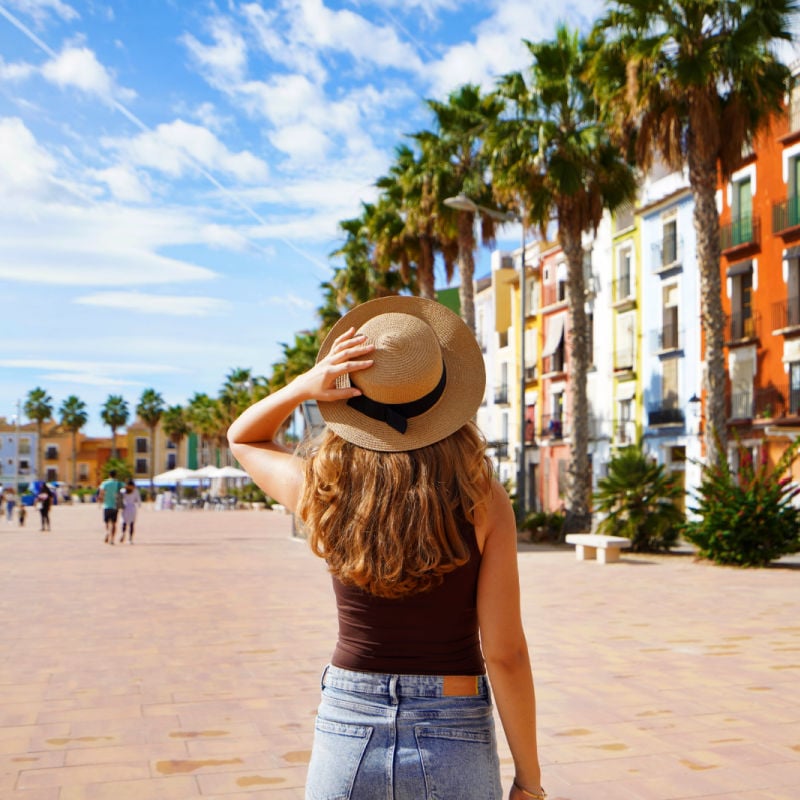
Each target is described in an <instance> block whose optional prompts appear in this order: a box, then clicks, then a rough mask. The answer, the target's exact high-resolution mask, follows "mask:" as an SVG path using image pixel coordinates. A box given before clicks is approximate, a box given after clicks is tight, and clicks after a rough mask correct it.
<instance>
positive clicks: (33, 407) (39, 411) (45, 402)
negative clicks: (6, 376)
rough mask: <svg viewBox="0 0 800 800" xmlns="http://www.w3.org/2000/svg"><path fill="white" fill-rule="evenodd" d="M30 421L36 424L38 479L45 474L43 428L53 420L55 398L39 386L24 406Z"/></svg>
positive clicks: (29, 393)
mask: <svg viewBox="0 0 800 800" xmlns="http://www.w3.org/2000/svg"><path fill="white" fill-rule="evenodd" d="M23 409H24V411H25V415H26V416H27V417H28V419H30V420H32V421H34V422H35V423H36V438H37V451H36V477H37V478H38V477H40V475H42V474H44V472H43V470H44V460H43V457H42V449H43V448H42V428H43V427H44V423H45V422H47V421H48V420H50V419H52V418H53V398H52V397H50V395H49V394H47V392H46V391H45V390H44V389H42V388H41V387H39V386H37V387H36V388H35V389H31V390H30V391H29V392H28V396H27V398H26V399H25V405H24V406H23Z"/></svg>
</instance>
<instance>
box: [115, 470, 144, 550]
mask: <svg viewBox="0 0 800 800" xmlns="http://www.w3.org/2000/svg"><path fill="white" fill-rule="evenodd" d="M141 504H142V497H141V495H140V494H139V490H138V489H137V488H136V484H135V483H134V482H133V481H132V480H129V481H128V482H127V484H125V488H124V489H123V490H122V536H121V538H120V543H122V542H124V541H125V533H126V532H127V534H128V542H130V544H133V525H134V523H135V522H136V512H137V511H138V510H139V506H140V505H141Z"/></svg>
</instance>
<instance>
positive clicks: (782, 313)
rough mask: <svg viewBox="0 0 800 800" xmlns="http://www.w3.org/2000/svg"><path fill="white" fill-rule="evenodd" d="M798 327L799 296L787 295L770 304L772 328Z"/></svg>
mask: <svg viewBox="0 0 800 800" xmlns="http://www.w3.org/2000/svg"><path fill="white" fill-rule="evenodd" d="M797 327H800V297H788V298H787V299H786V300H780V301H778V302H777V303H773V304H772V330H773V331H785V330H787V329H788V328H797Z"/></svg>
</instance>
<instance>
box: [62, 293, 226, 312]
mask: <svg viewBox="0 0 800 800" xmlns="http://www.w3.org/2000/svg"><path fill="white" fill-rule="evenodd" d="M74 302H76V303H79V304H81V305H87V306H101V307H103V308H114V309H120V310H124V311H131V312H133V313H137V314H167V315H170V316H176V317H208V316H212V315H217V314H221V313H223V312H225V311H227V310H228V309H229V308H230V304H229V303H227V302H226V301H224V300H220V299H218V298H216V297H187V296H186V295H156V294H146V293H145V292H97V293H95V294H90V295H85V296H83V297H77V298H75V300H74Z"/></svg>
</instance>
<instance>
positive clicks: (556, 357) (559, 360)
mask: <svg viewBox="0 0 800 800" xmlns="http://www.w3.org/2000/svg"><path fill="white" fill-rule="evenodd" d="M565 361H566V359H565V358H564V345H563V344H562V345H561V346H560V347H559V348H558V350H556V352H555V353H553V355H551V356H545V357H544V360H543V367H542V368H543V369H544V371H545V373H551V372H563V371H564V363H565Z"/></svg>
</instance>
